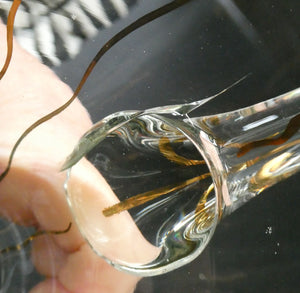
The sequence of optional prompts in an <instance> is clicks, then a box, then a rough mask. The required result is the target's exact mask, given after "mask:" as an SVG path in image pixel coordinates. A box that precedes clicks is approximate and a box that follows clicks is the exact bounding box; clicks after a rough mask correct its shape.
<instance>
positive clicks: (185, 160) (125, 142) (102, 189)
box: [63, 88, 300, 276]
mask: <svg viewBox="0 0 300 293" xmlns="http://www.w3.org/2000/svg"><path fill="white" fill-rule="evenodd" d="M210 99H211V98H208V99H204V100H200V101H197V102H193V103H188V104H181V105H171V106H164V107H157V108H152V109H148V110H145V111H122V112H118V113H114V114H112V115H109V116H107V117H106V118H104V119H103V120H101V121H100V122H98V123H97V124H95V125H94V127H93V128H92V129H91V130H90V131H88V132H87V133H86V134H85V135H84V136H83V137H82V138H81V140H80V141H79V143H78V145H77V146H76V147H75V149H74V151H73V153H72V154H71V155H70V156H69V157H68V158H67V160H66V162H65V164H64V166H63V169H68V176H67V180H66V184H65V189H66V194H67V200H68V203H69V205H70V207H71V210H72V212H73V215H74V219H75V221H76V223H77V225H78V227H79V229H80V231H81V233H82V235H83V236H84V237H85V239H86V241H87V242H88V243H89V244H90V246H91V247H92V249H93V250H94V251H95V252H96V253H97V254H98V255H100V256H101V257H103V258H105V259H106V260H107V261H108V262H109V263H111V264H112V265H113V266H115V267H116V268H118V269H120V270H123V271H127V272H132V273H135V274H138V275H141V276H150V275H157V274H162V273H165V272H168V271H170V270H173V269H175V268H178V267H180V266H182V265H184V264H186V263H188V262H190V261H191V260H193V259H194V258H196V257H197V256H198V255H199V254H200V253H201V252H202V251H203V249H204V248H205V247H206V245H207V243H208V242H209V241H210V239H211V237H212V235H213V233H214V231H215V228H216V226H217V224H218V222H219V221H220V220H221V219H222V217H224V216H226V215H229V214H230V213H232V212H233V211H234V210H235V209H237V208H238V207H240V206H241V205H243V204H244V203H246V202H247V201H248V200H250V199H251V198H253V197H255V196H256V195H258V194H259V193H261V192H262V191H263V190H265V189H266V188H268V187H270V186H272V185H274V184H276V183H277V182H279V181H281V180H283V179H285V178H287V177H289V176H291V175H293V174H295V173H296V172H298V171H299V170H300V132H299V128H300V88H298V89H295V90H293V91H291V92H288V93H286V94H283V95H281V96H278V97H276V98H273V99H270V100H267V101H265V102H261V103H258V104H255V105H253V106H250V107H247V108H243V109H239V110H236V111H232V112H227V113H221V114H216V115H210V116H203V117H193V110H195V109H196V108H199V107H201V105H203V104H204V103H207V102H209V101H210Z"/></svg>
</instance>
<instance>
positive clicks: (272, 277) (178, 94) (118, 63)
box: [56, 0, 300, 293]
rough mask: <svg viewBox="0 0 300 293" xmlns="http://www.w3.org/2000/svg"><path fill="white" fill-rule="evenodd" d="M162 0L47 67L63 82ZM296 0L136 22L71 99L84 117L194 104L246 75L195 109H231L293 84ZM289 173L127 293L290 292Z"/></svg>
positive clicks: (145, 4)
mask: <svg viewBox="0 0 300 293" xmlns="http://www.w3.org/2000/svg"><path fill="white" fill-rule="evenodd" d="M162 3H166V1H146V0H145V1H140V2H139V4H138V6H137V7H136V8H135V9H133V10H132V11H131V14H130V16H129V18H127V19H124V20H121V21H119V22H117V23H116V24H115V25H114V26H113V27H112V28H111V29H108V30H106V31H103V32H101V34H99V36H98V37H97V38H96V39H95V40H92V41H91V42H89V43H87V44H86V45H85V46H84V48H83V50H82V52H81V54H80V56H78V58H77V59H76V60H73V61H70V62H67V63H65V64H63V66H61V67H60V68H57V70H56V71H57V72H58V74H59V75H60V76H61V78H62V79H64V80H65V81H66V82H67V83H68V84H70V85H71V86H72V87H73V88H74V87H75V85H76V84H77V83H78V81H79V80H80V78H81V76H82V74H83V68H85V67H86V66H87V64H88V62H89V61H90V60H91V59H92V57H93V55H94V54H95V53H96V52H97V50H98V49H99V48H100V46H101V45H102V44H104V42H105V41H106V40H108V39H109V37H111V36H113V34H114V33H116V32H117V31H118V30H120V28H122V27H124V26H125V25H126V24H128V23H130V21H132V20H134V19H136V18H137V17H138V16H141V15H143V14H144V13H146V12H148V11H150V10H151V9H153V8H156V7H158V6H159V5H160V4H162ZM299 15H300V2H299V1H298V0H286V1H283V0H282V1H276V0H264V1H261V0H255V1H253V0H252V1H249V0H236V1H230V0H216V1H212V0H201V1H198V0H196V1H192V2H191V3H189V4H187V5H186V6H184V7H182V8H180V9H178V10H177V11H175V12H172V13H171V14H169V15H167V16H164V17H162V18H161V19H159V20H156V21H154V22H153V23H151V24H149V25H147V26H146V27H143V28H141V29H139V31H137V32H135V33H133V34H132V35H130V36H129V37H127V38H126V39H125V40H122V41H121V42H120V43H119V44H118V45H116V46H115V47H114V48H113V49H112V50H111V51H110V52H108V54H107V55H106V56H105V57H104V58H103V60H102V61H100V63H99V64H98V66H97V68H96V70H95V71H94V72H93V73H92V75H91V77H90V79H89V80H88V82H87V83H86V86H85V87H84V89H83V90H82V92H81V94H80V98H81V100H82V102H83V103H84V104H85V106H86V107H87V108H88V109H89V111H90V113H91V115H92V118H93V119H94V121H97V120H99V119H101V118H103V116H105V115H108V114H110V113H112V112H116V111H119V110H124V109H145V108H148V107H153V106H159V105H166V104H174V103H182V102H188V101H189V102H190V101H195V100H198V99H201V98H204V97H207V96H210V95H213V94H215V93H217V92H218V91H220V90H222V89H223V88H225V87H227V86H229V85H230V84H232V83H233V82H235V81H236V80H238V79H240V78H241V77H242V76H244V75H246V74H248V73H250V75H249V76H248V77H247V78H246V79H245V80H244V81H243V82H241V83H240V84H239V85H237V86H236V87H234V88H233V89H232V90H230V91H229V92H228V93H226V94H224V95H222V96H219V97H218V98H217V99H215V100H214V101H213V102H211V103H209V105H207V106H205V107H203V108H201V109H200V110H199V115H200V114H208V113H216V112H221V111H228V110H233V109H237V108H239V107H243V106H248V105H251V104H253V103H256V102H259V101H263V100H265V99H268V98H272V97H275V96H277V95H279V94H282V93H284V92H287V91H289V90H292V89H294V88H296V87H298V86H299V77H300V39H299V32H300V21H299V19H300V17H299ZM299 179H300V178H299V174H296V175H295V176H293V177H292V178H290V179H288V180H286V181H285V182H282V183H280V184H278V185H276V186H275V187H272V188H270V189H269V190H267V191H265V192H263V193H262V194H260V195H259V196H258V197H257V198H256V199H253V200H252V201H251V202H249V203H248V204H246V205H245V206H243V207H242V208H240V209H239V210H238V211H236V212H235V213H234V214H232V215H231V216H229V217H227V218H225V219H223V220H222V222H221V223H220V224H219V226H218V228H217V231H216V233H215V236H214V237H213V239H212V241H211V243H210V245H209V246H208V247H207V248H206V250H205V251H204V253H203V254H202V255H201V256H200V257H198V259H197V260H195V261H194V262H192V263H191V264H189V265H187V266H185V267H183V268H181V269H178V270H176V271H174V272H171V273H168V274H166V275H162V276H158V277H153V278H145V279H143V280H142V281H141V282H140V283H139V285H138V288H137V290H136V293H142V292H143V293H152V292H155V293H156V292H173V293H176V292H199V293H200V292H203V293H208V292H211V293H217V292H220V293H230V292H299V288H300V279H299V278H300V251H299V247H300V232H299V231H300V229H299V225H300V220H299V216H300V212H299V208H300V200H299V196H300V187H299V184H298V182H299Z"/></svg>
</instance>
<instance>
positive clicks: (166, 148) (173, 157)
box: [158, 137, 205, 166]
mask: <svg viewBox="0 0 300 293" xmlns="http://www.w3.org/2000/svg"><path fill="white" fill-rule="evenodd" d="M158 147H159V151H160V152H161V153H162V154H163V155H164V156H165V157H166V158H167V159H168V160H169V161H171V162H174V163H176V164H178V165H183V166H195V165H205V161H204V160H190V159H187V158H185V157H183V156H180V155H178V154H176V153H175V151H174V150H173V149H172V147H171V144H170V140H169V138H168V137H163V138H161V139H160V140H159V142H158Z"/></svg>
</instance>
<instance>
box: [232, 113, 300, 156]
mask: <svg viewBox="0 0 300 293" xmlns="http://www.w3.org/2000/svg"><path fill="white" fill-rule="evenodd" d="M299 129H300V114H298V115H296V116H294V117H293V118H292V119H291V120H290V121H289V123H288V125H287V127H286V129H285V130H284V132H283V133H282V134H281V135H280V136H279V137H277V138H267V139H262V140H257V141H252V142H249V143H247V144H245V145H244V146H242V147H241V148H240V149H239V151H238V153H237V157H242V156H244V155H245V154H246V153H248V152H250V151H251V150H252V149H255V148H258V147H262V146H267V145H281V144H283V143H285V142H286V141H288V140H289V139H290V138H291V137H292V136H293V135H294V134H295V133H296V132H298V130H299Z"/></svg>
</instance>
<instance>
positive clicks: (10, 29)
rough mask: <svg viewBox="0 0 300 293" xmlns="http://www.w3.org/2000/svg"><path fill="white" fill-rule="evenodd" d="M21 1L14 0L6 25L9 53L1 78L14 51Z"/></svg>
mask: <svg viewBox="0 0 300 293" xmlns="http://www.w3.org/2000/svg"><path fill="white" fill-rule="evenodd" d="M21 2H22V0H14V1H13V3H12V5H11V7H10V10H9V13H8V17H7V25H6V42H7V53H6V59H5V62H4V65H3V67H2V69H1V71H0V80H1V79H2V78H3V76H4V75H5V73H6V71H7V69H8V66H9V64H10V61H11V57H12V52H13V33H14V22H15V16H16V13H17V10H18V8H19V6H20V4H21Z"/></svg>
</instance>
